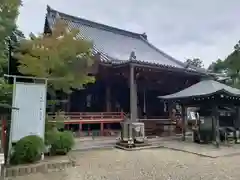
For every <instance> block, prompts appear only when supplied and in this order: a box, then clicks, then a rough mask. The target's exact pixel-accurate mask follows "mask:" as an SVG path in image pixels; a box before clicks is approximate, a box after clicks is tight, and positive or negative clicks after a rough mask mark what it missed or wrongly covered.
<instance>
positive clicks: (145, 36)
mask: <svg viewBox="0 0 240 180" xmlns="http://www.w3.org/2000/svg"><path fill="white" fill-rule="evenodd" d="M141 36H142V37H143V38H144V39H145V40H147V33H146V32H144V33H142V34H141Z"/></svg>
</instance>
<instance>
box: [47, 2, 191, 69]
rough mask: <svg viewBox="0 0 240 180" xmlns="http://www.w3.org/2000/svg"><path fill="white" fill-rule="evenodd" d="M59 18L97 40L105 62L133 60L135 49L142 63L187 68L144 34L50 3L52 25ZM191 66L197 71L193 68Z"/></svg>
mask: <svg viewBox="0 0 240 180" xmlns="http://www.w3.org/2000/svg"><path fill="white" fill-rule="evenodd" d="M57 17H59V18H61V19H63V20H64V21H65V22H66V23H67V24H68V26H69V28H70V29H71V28H78V29H79V30H80V34H79V38H84V39H86V40H90V41H93V43H94V51H95V52H100V53H101V59H102V60H103V61H111V62H113V61H114V62H117V63H118V62H119V63H120V62H122V63H124V62H127V61H129V57H130V54H131V52H132V51H134V52H135V54H136V60H137V61H138V62H143V63H149V64H156V65H160V66H166V67H175V68H185V67H186V64H184V63H183V62H181V61H178V60H176V59H174V58H173V57H171V56H169V55H167V54H166V53H164V52H163V51H161V50H159V49H158V48H156V47H155V46H153V45H152V44H151V43H150V42H149V41H148V40H146V39H145V38H144V34H138V33H134V32H129V31H125V30H122V29H118V28H114V27H111V26H107V25H104V24H100V23H96V22H93V21H89V20H85V19H82V18H78V17H75V16H71V15H67V14H65V13H62V12H59V11H56V10H54V9H52V8H50V7H49V6H48V8H47V15H46V19H47V21H48V23H49V25H50V27H52V26H53V24H54V22H55V20H56V18H57ZM190 69H191V71H195V69H193V68H190ZM190 69H189V70H190Z"/></svg>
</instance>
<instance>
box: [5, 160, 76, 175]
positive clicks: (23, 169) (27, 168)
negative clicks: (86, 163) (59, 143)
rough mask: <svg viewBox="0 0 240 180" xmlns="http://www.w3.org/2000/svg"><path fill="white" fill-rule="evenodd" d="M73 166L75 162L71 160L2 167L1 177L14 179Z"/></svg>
mask: <svg viewBox="0 0 240 180" xmlns="http://www.w3.org/2000/svg"><path fill="white" fill-rule="evenodd" d="M73 166H75V162H74V161H73V160H70V159H69V160H54V161H50V162H45V161H43V162H39V163H35V164H28V165H18V166H10V167H4V166H2V173H1V176H2V177H16V176H24V175H28V174H33V173H46V172H51V171H59V170H63V169H66V168H68V167H73Z"/></svg>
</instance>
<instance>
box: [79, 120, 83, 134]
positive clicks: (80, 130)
mask: <svg viewBox="0 0 240 180" xmlns="http://www.w3.org/2000/svg"><path fill="white" fill-rule="evenodd" d="M79 136H80V137H81V136H82V123H81V122H80V123H79Z"/></svg>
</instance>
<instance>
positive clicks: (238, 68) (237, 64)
mask: <svg viewBox="0 0 240 180" xmlns="http://www.w3.org/2000/svg"><path fill="white" fill-rule="evenodd" d="M209 70H211V71H212V72H214V73H221V74H224V75H226V76H228V77H229V78H230V81H228V83H229V84H230V85H232V86H234V87H237V88H240V41H239V42H238V43H237V44H236V45H235V46H234V50H233V52H232V53H231V54H229V55H228V56H227V58H226V59H225V60H217V61H216V62H214V63H212V64H211V65H210V67H209Z"/></svg>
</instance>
